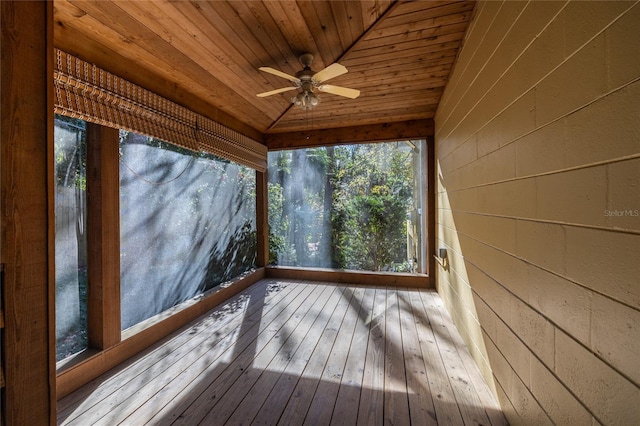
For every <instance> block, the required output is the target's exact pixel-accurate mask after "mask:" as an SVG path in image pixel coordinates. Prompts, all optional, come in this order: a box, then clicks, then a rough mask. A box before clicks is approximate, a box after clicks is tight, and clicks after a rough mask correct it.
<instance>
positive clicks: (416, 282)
mask: <svg viewBox="0 0 640 426" xmlns="http://www.w3.org/2000/svg"><path fill="white" fill-rule="evenodd" d="M266 276H267V278H278V279H290V280H309V281H322V282H331V283H345V284H361V285H379V286H382V287H384V286H387V285H393V286H399V287H414V288H429V276H427V275H424V274H405V273H387V272H372V271H347V270H341V269H324V268H294V267H286V266H274V267H268V268H267V269H266Z"/></svg>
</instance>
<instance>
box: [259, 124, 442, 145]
mask: <svg viewBox="0 0 640 426" xmlns="http://www.w3.org/2000/svg"><path fill="white" fill-rule="evenodd" d="M433 132H434V125H433V120H431V119H427V120H412V121H404V122H392V123H382V124H374V125H370V126H355V127H340V128H333V129H322V130H306V131H305V130H303V131H299V132H288V133H270V134H266V135H265V139H264V141H265V144H266V145H267V147H268V148H269V150H270V151H277V150H281V149H298V148H313V147H317V146H327V145H343V144H352V143H369V142H387V141H398V140H407V139H424V138H426V137H427V136H430V135H433Z"/></svg>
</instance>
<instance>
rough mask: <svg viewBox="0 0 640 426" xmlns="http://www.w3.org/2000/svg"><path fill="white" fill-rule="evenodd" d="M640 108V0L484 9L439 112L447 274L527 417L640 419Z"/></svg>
mask: <svg viewBox="0 0 640 426" xmlns="http://www.w3.org/2000/svg"><path fill="white" fill-rule="evenodd" d="M639 105H640V2H635V1H589V2H584V1H573V0H570V1H567V2H546V1H535V2H510V1H503V2H500V1H496V2H493V1H489V2H480V3H479V4H478V9H477V11H476V15H475V18H474V20H473V22H472V24H471V26H470V30H469V32H468V34H467V39H466V41H465V44H464V46H463V49H462V51H461V53H460V55H459V57H458V62H457V63H456V66H455V67H454V71H453V74H452V76H451V79H450V81H449V83H448V85H447V88H446V90H445V93H444V95H443V102H442V103H441V104H440V105H439V108H438V111H437V112H436V117H435V124H436V137H435V142H436V147H435V151H436V163H437V164H440V165H441V167H440V168H439V169H438V174H437V180H438V182H439V186H438V195H437V201H436V209H437V211H438V212H440V213H438V221H439V224H438V226H437V227H436V234H437V235H436V240H437V241H438V243H437V244H439V245H443V246H445V247H449V248H451V249H453V250H454V251H455V255H454V257H453V258H452V265H451V267H452V269H451V270H449V271H445V270H444V269H439V271H438V274H437V278H436V283H437V287H438V289H439V291H441V292H443V293H444V294H445V297H443V300H444V302H445V305H446V307H447V309H448V310H449V311H450V312H453V313H452V315H451V316H452V318H453V319H454V321H455V322H456V323H457V324H458V325H459V327H460V328H462V329H464V330H465V331H464V333H462V335H463V336H464V338H465V339H466V340H467V344H468V345H469V346H470V347H474V348H478V350H472V351H471V353H472V355H473V356H474V357H475V358H476V360H477V362H478V363H479V364H480V365H481V366H482V369H481V371H482V372H483V375H484V376H485V378H487V381H489V382H491V383H492V389H493V390H494V391H495V394H496V398H497V399H498V401H500V403H501V405H502V407H503V410H504V412H505V415H506V416H507V418H508V420H509V421H510V422H511V423H512V424H547V423H549V424H551V423H553V424H580V425H582V424H605V425H609V424H611V425H618V424H619V425H629V424H640V325H638V324H640V106H639ZM480 348H484V349H483V350H480Z"/></svg>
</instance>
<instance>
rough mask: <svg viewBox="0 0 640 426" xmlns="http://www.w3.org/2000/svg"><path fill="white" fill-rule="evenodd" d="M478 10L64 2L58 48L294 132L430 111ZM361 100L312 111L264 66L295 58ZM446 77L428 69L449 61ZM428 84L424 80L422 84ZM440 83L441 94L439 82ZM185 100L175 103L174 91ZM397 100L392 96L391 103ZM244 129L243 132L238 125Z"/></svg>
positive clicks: (292, 65) (253, 126) (335, 99)
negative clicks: (339, 67) (335, 72)
mask: <svg viewBox="0 0 640 426" xmlns="http://www.w3.org/2000/svg"><path fill="white" fill-rule="evenodd" d="M474 6H475V2H473V1H414V2H409V1H403V0H398V1H393V0H366V1H346V0H341V1H308V0H305V1H296V2H291V1H281V2H280V1H277V2H274V1H262V0H252V1H243V2H238V1H216V2H180V1H179V2H174V1H168V0H162V1H157V2H151V3H145V2H143V3H141V2H132V1H124V0H109V1H103V2H93V1H87V0H57V1H56V3H55V9H56V15H55V18H56V24H57V25H56V31H55V40H56V45H57V46H58V47H60V48H62V49H63V50H65V49H66V50H70V51H71V53H73V54H76V55H78V56H79V57H81V58H83V59H86V60H89V61H94V62H97V63H98V65H99V66H101V67H102V68H105V69H107V70H109V71H112V72H114V73H116V74H121V75H122V74H124V75H122V76H123V77H125V78H127V77H130V78H132V79H134V82H136V83H138V84H141V85H142V86H144V87H147V88H149V89H150V90H154V91H161V92H162V93H161V94H162V95H163V96H166V97H168V98H169V99H171V100H174V101H176V102H178V103H180V101H183V102H188V103H189V105H190V106H191V104H197V105H200V106H201V107H202V109H206V105H209V106H210V107H209V110H210V111H212V113H213V114H214V115H217V116H219V117H220V119H221V120H223V123H224V124H226V125H229V126H230V127H232V128H236V129H237V128H243V127H244V131H245V132H247V133H253V136H255V133H256V132H257V133H272V132H278V133H283V132H293V131H302V130H308V129H327V128H335V127H354V126H361V125H369V124H383V123H389V122H397V121H407V120H423V119H428V118H433V116H434V113H435V107H434V108H431V107H430V105H434V106H435V105H437V104H438V102H439V100H440V97H441V94H442V88H444V86H445V84H446V82H447V80H448V75H449V72H450V69H451V66H450V65H451V64H452V63H453V61H454V59H455V57H456V55H457V52H458V49H459V48H460V46H461V43H462V39H463V37H464V34H465V32H466V29H467V26H468V23H469V20H470V19H471V15H472V12H473V9H474ZM304 52H310V53H312V54H313V55H314V56H315V60H314V62H313V64H312V68H313V69H314V70H316V71H319V70H321V69H323V68H325V67H326V66H328V65H330V64H332V63H334V62H340V63H342V64H343V65H345V66H346V67H347V68H348V69H349V73H347V74H345V75H342V76H339V77H336V78H335V79H334V80H332V81H331V84H335V85H338V86H345V87H353V88H355V89H358V90H360V91H361V93H362V95H361V96H360V97H359V98H358V99H355V100H350V99H349V100H348V99H343V98H340V97H339V96H335V95H331V94H322V101H321V103H320V106H318V107H317V108H316V109H315V110H313V111H312V112H311V113H310V114H309V115H310V116H312V117H311V119H309V120H307V119H306V117H307V113H306V112H305V111H302V110H300V109H298V108H293V107H292V104H291V98H292V94H295V92H285V93H282V94H278V95H274V96H270V97H267V98H257V97H256V96H255V95H256V94H257V93H260V92H265V91H268V90H273V89H277V88H279V87H283V84H284V83H286V82H285V81H284V80H283V79H281V78H278V77H276V76H273V75H270V74H266V73H263V72H260V71H258V68H259V67H261V66H268V67H272V68H276V69H279V70H282V71H284V72H286V73H288V74H291V75H294V74H295V73H296V72H297V71H299V70H300V69H301V68H302V66H301V65H300V63H299V61H298V57H299V55H300V54H302V53H304ZM443 60H444V61H447V62H448V65H449V67H448V68H446V69H442V70H441V73H440V74H437V75H436V74H433V71H431V70H430V68H432V67H434V66H436V65H437V64H439V63H441V62H442V61H443ZM425 80H429V82H425ZM432 89H436V90H432ZM176 97H179V98H180V99H176ZM390 99H394V101H393V102H390V101H389V100H390ZM240 131H241V132H242V130H240Z"/></svg>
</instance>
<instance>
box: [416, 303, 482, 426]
mask: <svg viewBox="0 0 640 426" xmlns="http://www.w3.org/2000/svg"><path fill="white" fill-rule="evenodd" d="M421 296H422V300H423V303H424V304H425V305H426V306H427V307H428V309H427V312H429V313H428V316H429V320H430V321H431V324H432V328H433V329H434V336H435V339H436V344H437V345H438V348H439V350H440V354H441V356H442V360H443V362H444V366H445V369H446V371H447V376H448V377H449V383H451V387H452V389H453V393H454V395H455V397H456V403H457V405H458V408H459V409H460V414H461V415H462V419H463V421H464V423H465V424H469V425H471V424H482V425H486V424H490V423H491V422H490V421H489V418H488V417H487V414H486V413H485V412H484V409H482V407H481V404H480V399H479V398H478V394H477V393H476V391H475V389H473V386H472V385H471V383H470V379H469V376H468V374H467V372H466V370H465V368H464V366H463V364H462V360H461V359H460V355H459V354H458V350H457V349H456V345H455V344H454V343H453V342H452V341H451V337H450V335H449V331H448V330H447V326H446V324H445V323H444V322H443V321H442V316H441V315H440V311H439V308H438V306H437V304H435V302H434V299H433V298H432V297H430V295H428V294H426V293H421Z"/></svg>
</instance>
